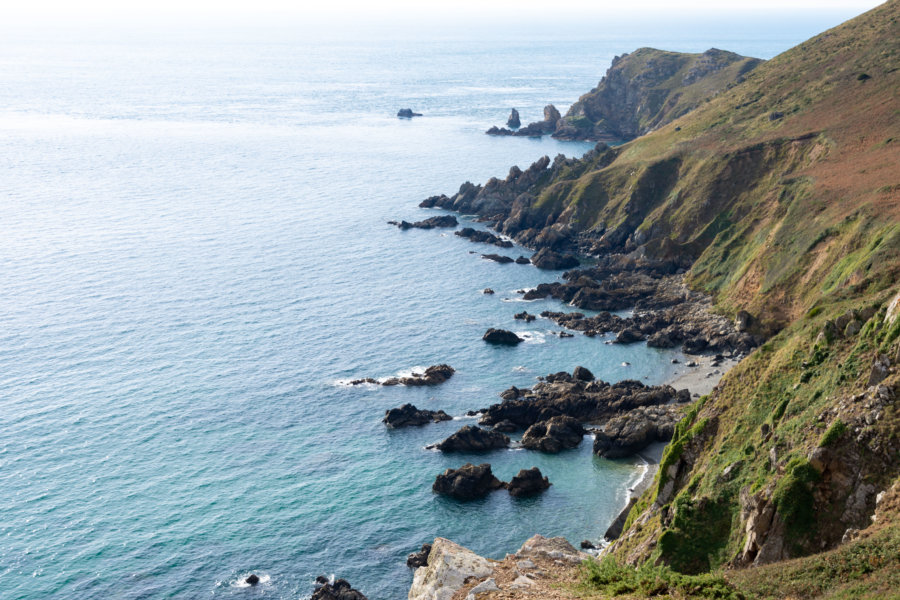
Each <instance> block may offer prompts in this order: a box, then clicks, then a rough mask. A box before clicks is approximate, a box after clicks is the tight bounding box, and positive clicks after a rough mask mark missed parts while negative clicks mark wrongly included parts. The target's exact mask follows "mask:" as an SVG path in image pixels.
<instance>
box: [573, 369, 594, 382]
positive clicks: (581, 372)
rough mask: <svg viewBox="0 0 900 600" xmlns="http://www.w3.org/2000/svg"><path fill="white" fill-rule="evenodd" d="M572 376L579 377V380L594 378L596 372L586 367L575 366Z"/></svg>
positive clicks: (591, 379)
mask: <svg viewBox="0 0 900 600" xmlns="http://www.w3.org/2000/svg"><path fill="white" fill-rule="evenodd" d="M572 377H573V378H575V379H577V380H578V381H593V380H594V374H593V373H591V372H590V371H589V370H587V369H586V368H585V367H575V370H574V371H572Z"/></svg>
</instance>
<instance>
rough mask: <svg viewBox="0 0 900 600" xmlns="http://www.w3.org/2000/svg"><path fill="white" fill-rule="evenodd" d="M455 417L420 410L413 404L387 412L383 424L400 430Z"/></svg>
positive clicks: (443, 413)
mask: <svg viewBox="0 0 900 600" xmlns="http://www.w3.org/2000/svg"><path fill="white" fill-rule="evenodd" d="M452 419H453V417H451V416H450V415H448V414H447V413H445V412H444V411H442V410H438V411H433V410H419V409H418V408H416V407H415V406H413V405H412V404H404V405H403V406H401V407H400V408H392V409H390V410H388V411H386V412H385V414H384V419H382V422H383V423H385V424H386V425H387V426H388V427H393V428H395V429H396V428H400V427H410V426H417V425H425V424H426V423H437V422H439V421H450V420H452Z"/></svg>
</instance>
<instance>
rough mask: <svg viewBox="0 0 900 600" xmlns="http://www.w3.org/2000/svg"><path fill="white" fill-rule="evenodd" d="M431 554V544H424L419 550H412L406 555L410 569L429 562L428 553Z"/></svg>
mask: <svg viewBox="0 0 900 600" xmlns="http://www.w3.org/2000/svg"><path fill="white" fill-rule="evenodd" d="M429 554H431V544H422V548H420V549H419V551H418V552H410V553H409V555H407V557H406V566H407V567H409V568H410V569H418V568H419V567H424V566H425V565H427V564H428V555H429Z"/></svg>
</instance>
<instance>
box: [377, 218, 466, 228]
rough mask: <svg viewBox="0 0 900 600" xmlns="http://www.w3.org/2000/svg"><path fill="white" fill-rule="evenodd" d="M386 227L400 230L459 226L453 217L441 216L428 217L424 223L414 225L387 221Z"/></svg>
mask: <svg viewBox="0 0 900 600" xmlns="http://www.w3.org/2000/svg"><path fill="white" fill-rule="evenodd" d="M388 225H396V226H397V227H399V228H400V229H403V230H407V229H413V228H415V229H435V228H436V227H456V226H457V225H459V221H457V220H456V217H454V216H453V215H441V216H438V217H429V218H427V219H425V220H424V221H416V222H415V223H410V222H409V221H399V222H398V221H388Z"/></svg>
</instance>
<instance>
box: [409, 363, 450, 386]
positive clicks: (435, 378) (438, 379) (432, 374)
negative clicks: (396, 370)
mask: <svg viewBox="0 0 900 600" xmlns="http://www.w3.org/2000/svg"><path fill="white" fill-rule="evenodd" d="M455 372H456V369H454V368H453V367H451V366H450V365H443V364H441V365H432V366H430V367H428V368H427V369H425V373H424V374H423V373H413V374H412V376H410V377H400V378H399V382H400V383H401V384H402V385H408V386H412V387H416V386H422V385H438V384H440V383H444V382H445V381H447V380H448V379H450V378H451V377H453V374H454V373H455Z"/></svg>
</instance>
